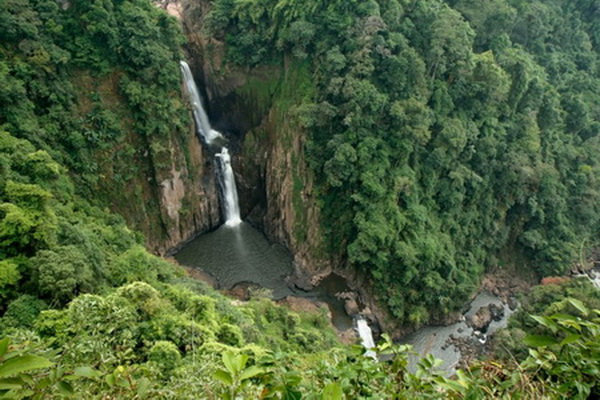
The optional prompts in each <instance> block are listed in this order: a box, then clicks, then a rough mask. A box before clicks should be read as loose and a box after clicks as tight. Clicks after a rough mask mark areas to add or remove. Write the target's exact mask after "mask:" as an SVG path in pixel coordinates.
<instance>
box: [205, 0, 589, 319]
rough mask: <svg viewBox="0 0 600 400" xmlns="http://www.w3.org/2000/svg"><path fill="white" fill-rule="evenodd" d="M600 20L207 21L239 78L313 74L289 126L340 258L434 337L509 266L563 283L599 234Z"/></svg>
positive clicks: (414, 11)
mask: <svg viewBox="0 0 600 400" xmlns="http://www.w3.org/2000/svg"><path fill="white" fill-rule="evenodd" d="M590 10H593V7H591V6H589V5H588V4H587V3H586V4H585V5H584V4H580V3H578V4H572V3H571V2H567V1H555V2H551V3H548V2H542V1H534V2H518V1H507V0H495V1H493V2H487V3H485V4H484V2H480V1H470V0H464V1H463V0H460V1H440V0H427V1H418V2H417V1H408V2H398V1H394V2H391V1H368V2H354V1H350V2H348V1H346V2H323V1H316V0H315V1H304V2H290V1H285V0H271V1H266V2H254V1H232V0H215V1H213V2H212V6H211V8H210V11H209V12H208V13H207V14H206V21H207V27H208V30H209V33H210V34H212V35H213V36H215V37H216V38H217V39H219V40H224V41H225V42H226V44H227V47H226V49H227V56H228V57H229V58H228V59H229V61H230V62H231V63H234V64H241V65H244V66H255V65H260V64H272V63H275V62H276V61H277V60H281V59H282V58H285V60H286V64H285V65H286V66H290V65H292V66H293V65H294V64H297V65H299V64H300V63H304V64H306V63H307V61H308V62H309V63H310V67H311V71H312V82H313V87H312V89H311V90H306V92H304V93H302V92H303V89H304V88H302V87H297V88H295V89H296V93H295V95H294V98H295V100H294V101H295V104H294V107H293V108H292V109H291V110H290V112H289V114H290V116H297V119H298V122H299V123H300V124H301V125H302V127H303V128H304V129H306V130H307V132H308V136H309V137H310V140H308V143H306V148H307V153H308V160H307V162H308V164H309V165H310V166H311V167H312V169H313V172H314V174H315V176H316V177H317V179H316V181H317V182H316V183H317V185H316V186H317V188H316V189H317V190H316V192H317V196H318V197H319V200H320V204H321V216H322V218H323V221H322V227H323V230H324V231H326V233H327V242H328V245H329V246H328V250H329V254H331V255H333V256H335V257H340V258H341V259H342V260H344V261H346V262H347V263H348V264H349V265H350V267H352V268H358V269H360V270H363V271H364V272H365V273H367V274H369V275H370V276H371V278H372V280H373V282H374V291H375V292H376V293H378V294H379V295H380V298H381V299H383V301H384V302H386V303H387V306H388V307H389V309H390V311H391V312H392V313H393V315H394V316H395V317H396V318H398V319H399V320H400V321H401V322H404V323H411V324H413V325H419V324H422V323H426V322H427V321H429V320H431V319H437V318H439V317H440V316H441V315H442V314H446V313H448V312H450V311H453V310H457V309H459V308H460V307H462V304H464V302H465V300H466V299H467V298H468V296H469V295H470V294H472V292H473V290H474V289H475V288H476V287H477V285H478V283H479V279H480V276H481V273H482V272H483V271H484V269H485V268H486V267H495V266H497V265H496V264H497V263H498V261H497V260H498V259H505V257H503V256H502V255H503V254H506V253H518V254H520V255H522V256H523V257H521V258H522V259H525V260H527V264H528V265H522V266H518V268H524V269H533V270H535V272H536V273H537V274H539V275H540V276H548V275H556V274H560V273H563V272H564V271H566V269H567V268H568V266H569V264H570V263H571V262H573V261H574V260H575V259H576V258H577V257H578V250H579V248H580V247H581V244H582V243H584V241H585V240H586V239H587V238H590V237H594V235H595V234H596V233H597V231H598V228H599V221H600V212H599V209H598V204H600V203H599V202H598V193H600V191H599V190H598V182H599V181H598V177H597V175H598V171H599V169H598V162H597V157H595V156H594V154H593V151H592V150H591V149H593V148H595V147H597V144H598V135H597V133H598V126H600V125H598V122H597V121H598V118H600V114H598V109H599V108H598V105H599V104H600V97H599V96H598V94H597V91H595V90H594V89H593V88H598V87H600V78H599V77H598V73H597V71H598V66H599V65H600V59H599V54H598V46H595V45H594V43H596V42H594V40H595V39H592V38H596V39H597V38H598V35H597V32H598V30H597V29H596V27H595V26H592V25H593V24H592V23H590V21H591V20H590V17H588V15H595V14H594V13H593V12H592V11H590ZM306 60H307V61H306ZM584 166H585V167H584ZM582 168H583V169H582ZM584 170H585V172H583V171H584ZM299 224H301V222H299ZM511 267H513V266H511ZM514 267H516V266H514Z"/></svg>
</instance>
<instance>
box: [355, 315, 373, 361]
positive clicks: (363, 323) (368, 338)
mask: <svg viewBox="0 0 600 400" xmlns="http://www.w3.org/2000/svg"><path fill="white" fill-rule="evenodd" d="M356 330H357V331H358V336H360V340H361V342H362V345H363V347H364V348H365V349H367V351H366V353H365V355H366V356H367V357H371V358H372V359H374V360H376V359H377V354H376V353H375V352H374V351H373V350H371V349H373V348H374V347H375V341H374V340H373V332H371V328H370V327H369V324H367V320H366V319H365V318H364V317H363V316H358V318H357V319H356Z"/></svg>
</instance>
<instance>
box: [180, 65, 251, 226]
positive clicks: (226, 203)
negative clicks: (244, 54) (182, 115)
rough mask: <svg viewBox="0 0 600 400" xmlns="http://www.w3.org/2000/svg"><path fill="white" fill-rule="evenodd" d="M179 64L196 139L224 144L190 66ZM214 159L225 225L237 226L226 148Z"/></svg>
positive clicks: (234, 192)
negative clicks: (212, 122) (188, 98)
mask: <svg viewBox="0 0 600 400" xmlns="http://www.w3.org/2000/svg"><path fill="white" fill-rule="evenodd" d="M179 64H180V66H181V73H182V75H183V83H184V84H185V87H186V88H187V91H188V94H189V96H190V103H192V108H193V113H194V120H195V121H196V130H197V132H196V133H197V134H198V137H199V138H200V140H201V141H203V142H205V143H206V144H207V145H209V146H211V145H214V144H215V140H217V139H222V140H221V141H222V142H224V141H225V138H224V137H223V135H221V133H220V132H217V131H215V130H213V129H212V128H211V126H210V121H209V120H208V116H207V115H206V112H205V111H204V108H202V101H201V99H200V92H198V87H197V86H196V81H195V80H194V76H193V75H192V71H191V70H190V66H189V65H188V63H186V62H185V61H180V62H179ZM215 159H216V161H217V165H218V168H217V170H218V173H217V178H218V181H219V186H220V188H221V203H222V207H223V214H224V216H225V225H227V226H237V225H239V224H240V223H241V222H242V219H241V218H240V207H239V204H238V195H237V189H236V187H235V176H234V175H233V169H232V168H231V157H230V156H229V151H228V150H227V147H223V148H221V152H220V153H217V154H216V155H215Z"/></svg>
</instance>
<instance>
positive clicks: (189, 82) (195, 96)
mask: <svg viewBox="0 0 600 400" xmlns="http://www.w3.org/2000/svg"><path fill="white" fill-rule="evenodd" d="M179 65H180V66H181V73H182V75H183V83H184V84H185V87H186V88H187V91H188V94H189V96H190V103H191V104H192V108H193V114H194V120H195V121H196V129H197V133H198V135H199V136H200V138H201V139H202V140H203V141H205V142H206V144H208V145H211V144H213V143H214V141H215V140H216V139H219V138H221V139H222V138H223V135H221V133H219V132H217V131H215V130H213V129H212V128H211V127H210V121H209V120H208V116H207V115H206V112H205V111H204V108H202V100H201V99H200V92H199V91H198V87H197V86H196V81H195V80H194V76H193V75H192V71H191V70H190V66H189V65H188V63H187V62H185V61H180V62H179Z"/></svg>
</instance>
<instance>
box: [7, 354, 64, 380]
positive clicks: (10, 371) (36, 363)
mask: <svg viewBox="0 0 600 400" xmlns="http://www.w3.org/2000/svg"><path fill="white" fill-rule="evenodd" d="M51 365H52V362H50V361H49V360H47V359H46V358H44V357H39V356H34V355H31V354H27V355H24V356H18V357H14V358H11V359H10V360H7V361H5V362H4V363H2V365H0V378H4V377H7V376H14V375H17V374H20V373H21V372H26V371H31V370H34V369H40V368H47V367H50V366H51Z"/></svg>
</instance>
